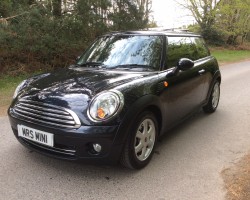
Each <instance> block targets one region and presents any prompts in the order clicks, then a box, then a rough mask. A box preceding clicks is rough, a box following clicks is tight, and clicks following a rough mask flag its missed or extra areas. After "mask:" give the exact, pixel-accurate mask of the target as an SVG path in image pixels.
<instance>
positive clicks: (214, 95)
mask: <svg viewBox="0 0 250 200" xmlns="http://www.w3.org/2000/svg"><path fill="white" fill-rule="evenodd" d="M219 101H220V82H219V81H216V82H215V83H214V85H213V89H212V91H211V94H210V97H209V100H208V103H207V105H205V106H204V107H203V111H204V112H205V113H213V112H215V111H216V109H217V107H218V104H219Z"/></svg>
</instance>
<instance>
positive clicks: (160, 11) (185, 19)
mask: <svg viewBox="0 0 250 200" xmlns="http://www.w3.org/2000/svg"><path fill="white" fill-rule="evenodd" d="M179 1H181V0H179ZM152 10H153V13H152V15H153V17H154V20H155V21H156V22H157V25H158V26H163V27H164V28H179V27H182V26H183V25H189V24H193V23H194V19H193V17H192V16H190V13H189V11H187V10H185V9H183V8H182V7H181V6H180V5H178V3H176V0H152Z"/></svg>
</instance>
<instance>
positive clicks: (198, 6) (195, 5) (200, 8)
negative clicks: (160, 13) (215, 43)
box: [178, 0, 221, 40]
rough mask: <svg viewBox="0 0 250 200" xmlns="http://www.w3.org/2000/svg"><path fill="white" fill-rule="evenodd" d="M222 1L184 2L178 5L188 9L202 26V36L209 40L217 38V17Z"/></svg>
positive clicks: (199, 0) (195, 0)
mask: <svg viewBox="0 0 250 200" xmlns="http://www.w3.org/2000/svg"><path fill="white" fill-rule="evenodd" d="M220 2H221V0H183V1H178V3H179V4H180V5H181V6H182V7H184V8H185V9H188V10H189V11H190V12H191V13H192V15H193V17H194V18H195V20H196V22H197V23H198V25H199V26H200V29H201V34H202V35H203V37H204V38H205V39H207V40H214V38H215V37H217V32H216V29H215V22H216V16H217V13H218V7H219V5H220Z"/></svg>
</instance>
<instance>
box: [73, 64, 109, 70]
mask: <svg viewBox="0 0 250 200" xmlns="http://www.w3.org/2000/svg"><path fill="white" fill-rule="evenodd" d="M76 66H79V67H97V68H99V69H102V68H106V67H107V66H106V65H104V64H103V63H102V62H86V63H82V64H76Z"/></svg>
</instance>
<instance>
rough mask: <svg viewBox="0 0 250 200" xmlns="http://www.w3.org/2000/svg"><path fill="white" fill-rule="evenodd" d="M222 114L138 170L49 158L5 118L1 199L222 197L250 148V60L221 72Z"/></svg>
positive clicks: (188, 129)
mask: <svg viewBox="0 0 250 200" xmlns="http://www.w3.org/2000/svg"><path fill="white" fill-rule="evenodd" d="M221 72H222V85H221V99H220V103H219V107H218V110H217V111H216V112H215V113H214V114H210V115H207V114H204V113H203V112H202V111H201V112H199V113H197V114H196V115H195V116H193V117H192V118H191V119H189V120H187V121H186V122H184V123H183V124H182V125H180V126H178V127H177V128H175V129H174V130H172V131H171V132H170V133H169V135H168V136H166V137H164V138H163V139H162V140H161V142H159V143H158V145H157V148H156V151H155V155H154V157H153V159H152V160H151V162H150V164H149V165H148V166H147V167H146V168H144V169H142V170H140V171H133V170H128V169H124V168H121V167H119V166H93V165H86V164H79V163H72V162H67V161H62V160H57V159H53V158H49V157H45V156H43V155H40V154H38V153H35V152H32V151H30V150H28V149H26V148H24V147H23V146H22V145H21V144H19V143H18V141H17V140H16V139H15V137H14V136H13V133H12V130H11V128H10V125H9V122H8V118H7V117H1V118H0V147H1V151H0V199H1V200H5V199H8V200H11V199H13V200H14V199H15V200H16V199H22V200H26V199H53V200H56V199H60V200H62V199H87V200H88V199H108V200H110V199H140V200H142V199H150V200H151V199H156V200H201V199H202V200H215V199H216V200H223V199H224V196H225V192H226V191H225V189H224V184H223V179H222V177H221V171H222V170H223V169H224V168H227V167H228V166H230V165H232V163H234V162H237V161H238V160H239V159H240V158H241V157H242V156H243V155H245V154H246V153H248V152H249V150H250V123H249V122H250V61H245V62H241V63H234V64H229V65H225V66H223V67H221Z"/></svg>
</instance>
